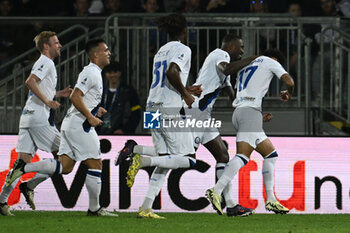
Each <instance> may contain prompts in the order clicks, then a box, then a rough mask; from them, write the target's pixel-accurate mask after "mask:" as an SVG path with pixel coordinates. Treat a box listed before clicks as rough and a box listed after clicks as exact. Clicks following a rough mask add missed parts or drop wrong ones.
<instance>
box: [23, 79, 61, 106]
mask: <svg viewBox="0 0 350 233" xmlns="http://www.w3.org/2000/svg"><path fill="white" fill-rule="evenodd" d="M39 81H40V79H39V78H38V77H37V76H36V75H34V74H30V75H29V77H28V78H27V80H26V85H27V87H28V88H29V90H31V91H32V92H33V93H34V95H36V96H37V97H38V98H39V99H40V100H41V101H42V102H43V103H44V104H45V105H47V106H48V107H49V108H52V109H57V108H58V107H59V106H60V105H61V104H60V103H59V102H57V101H55V100H49V99H48V98H47V97H46V96H45V94H44V93H43V92H42V90H41V89H40V87H39V85H38V82H39Z"/></svg>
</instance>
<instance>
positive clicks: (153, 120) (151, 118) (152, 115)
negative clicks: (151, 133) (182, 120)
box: [143, 110, 162, 129]
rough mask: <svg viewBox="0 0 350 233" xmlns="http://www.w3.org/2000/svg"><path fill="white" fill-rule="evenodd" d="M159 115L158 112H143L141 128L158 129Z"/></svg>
mask: <svg viewBox="0 0 350 233" xmlns="http://www.w3.org/2000/svg"><path fill="white" fill-rule="evenodd" d="M161 115H162V114H161V113H160V112H159V110H157V111H156V112H144V113H143V128H144V129H159V128H160V126H161V124H160V121H161Z"/></svg>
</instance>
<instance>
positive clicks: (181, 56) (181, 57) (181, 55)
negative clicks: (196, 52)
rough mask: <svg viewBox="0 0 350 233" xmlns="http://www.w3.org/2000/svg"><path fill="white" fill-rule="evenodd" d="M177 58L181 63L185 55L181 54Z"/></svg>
mask: <svg viewBox="0 0 350 233" xmlns="http://www.w3.org/2000/svg"><path fill="white" fill-rule="evenodd" d="M177 58H178V59H180V60H181V61H183V60H184V58H185V54H184V53H181V54H180V56H178V57H177Z"/></svg>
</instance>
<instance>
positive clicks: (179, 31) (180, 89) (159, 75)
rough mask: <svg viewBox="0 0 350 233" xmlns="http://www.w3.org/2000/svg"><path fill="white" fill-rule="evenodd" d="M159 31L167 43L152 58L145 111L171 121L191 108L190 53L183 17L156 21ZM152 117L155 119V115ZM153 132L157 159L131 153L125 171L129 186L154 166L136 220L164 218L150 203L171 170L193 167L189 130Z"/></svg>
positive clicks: (192, 99) (172, 16)
mask: <svg viewBox="0 0 350 233" xmlns="http://www.w3.org/2000/svg"><path fill="white" fill-rule="evenodd" d="M156 22H157V23H158V26H159V29H160V30H162V31H165V32H167V33H168V35H169V38H170V41H169V42H168V43H167V44H165V45H164V46H162V47H161V48H160V49H159V50H158V51H157V53H156V54H155V56H154V59H153V74H154V75H153V79H152V85H151V89H150V92H149V96H148V99H147V111H152V112H156V113H155V114H157V113H158V114H159V113H161V114H162V115H168V116H170V115H172V116H173V117H172V118H171V119H170V120H180V117H177V116H176V115H179V113H180V110H181V109H182V108H183V107H184V103H183V101H184V102H185V104H186V105H187V106H188V107H189V108H190V107H191V105H192V103H193V101H194V97H193V96H192V95H191V93H192V91H189V90H188V89H186V88H185V85H186V82H187V78H188V73H189V70H190V66H191V50H190V48H189V47H187V46H186V45H184V44H183V43H184V42H185V41H186V38H187V22H186V19H185V17H184V16H183V15H180V14H171V15H168V16H164V17H161V18H158V19H157V20H156ZM154 117H157V115H155V116H154ZM177 130H178V131H176V132H174V130H173V131H171V130H169V129H167V128H159V129H152V130H151V132H152V139H153V143H154V146H155V149H156V152H157V154H158V155H159V156H158V157H145V156H140V155H139V154H133V156H132V157H131V165H130V167H129V170H128V171H127V185H128V187H132V185H133V183H134V179H135V176H136V174H137V172H138V171H139V169H140V168H142V167H148V166H156V169H155V170H154V172H153V174H152V176H151V180H150V184H149V188H148V191H147V194H146V197H145V199H144V201H143V203H142V205H141V207H140V208H139V211H138V213H137V217H139V218H157V219H163V218H164V217H161V216H159V215H157V214H155V213H153V212H152V209H151V208H152V204H153V201H154V199H155V197H156V196H157V195H158V193H159V192H160V189H161V188H162V185H163V183H164V180H165V176H166V174H167V173H168V171H169V170H170V169H177V168H189V167H191V166H194V165H195V163H196V160H195V158H194V157H195V156H194V154H195V151H194V147H193V143H192V137H191V136H192V134H191V132H190V131H189V130H188V129H177Z"/></svg>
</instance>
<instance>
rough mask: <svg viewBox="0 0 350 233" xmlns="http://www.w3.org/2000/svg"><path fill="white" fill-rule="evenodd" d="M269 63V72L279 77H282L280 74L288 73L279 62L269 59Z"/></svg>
mask: <svg viewBox="0 0 350 233" xmlns="http://www.w3.org/2000/svg"><path fill="white" fill-rule="evenodd" d="M270 63H271V65H269V68H270V70H271V72H272V73H273V74H274V75H276V76H277V77H278V78H279V79H280V78H281V77H282V75H284V74H287V73H288V72H287V71H286V70H285V69H284V68H283V66H282V65H281V64H280V63H279V62H277V61H275V60H272V59H271V60H270Z"/></svg>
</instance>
